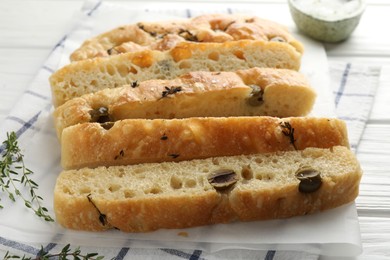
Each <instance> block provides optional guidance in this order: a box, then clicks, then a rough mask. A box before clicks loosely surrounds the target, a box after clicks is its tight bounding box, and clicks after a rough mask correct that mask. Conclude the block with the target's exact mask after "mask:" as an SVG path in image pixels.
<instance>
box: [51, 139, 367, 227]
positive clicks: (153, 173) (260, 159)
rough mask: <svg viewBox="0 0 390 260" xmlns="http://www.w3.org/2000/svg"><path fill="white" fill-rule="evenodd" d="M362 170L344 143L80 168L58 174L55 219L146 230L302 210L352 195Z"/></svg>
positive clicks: (339, 202)
mask: <svg viewBox="0 0 390 260" xmlns="http://www.w3.org/2000/svg"><path fill="white" fill-rule="evenodd" d="M361 174H362V172H361V168H360V166H359V163H358V161H357V160H356V158H355V156H354V155H353V153H352V152H351V151H350V150H349V149H348V148H346V147H342V146H335V147H332V148H329V149H321V148H306V149H304V150H301V151H284V152H276V153H269V154H256V155H246V156H245V155H240V156H231V157H214V158H208V159H202V160H193V161H183V162H178V163H177V162H164V163H150V164H139V165H132V166H112V167H99V168H96V169H89V168H83V169H79V170H70V171H64V172H62V173H61V174H60V176H59V177H58V179H57V183H56V186H55V191H54V210H55V213H56V218H57V222H58V223H60V224H61V225H63V226H64V227H66V228H71V229H76V230H89V231H102V230H107V229H110V228H117V229H119V230H122V231H125V232H146V231H152V230H156V229H161V228H187V227H194V226H201V225H208V224H215V223H228V222H232V221H253V220H266V219H277V218H288V217H293V216H299V215H307V214H312V213H316V212H319V211H323V210H327V209H331V208H335V207H338V206H340V205H343V204H346V203H348V202H351V201H353V200H354V199H355V198H356V197H357V195H358V192H359V181H360V178H361Z"/></svg>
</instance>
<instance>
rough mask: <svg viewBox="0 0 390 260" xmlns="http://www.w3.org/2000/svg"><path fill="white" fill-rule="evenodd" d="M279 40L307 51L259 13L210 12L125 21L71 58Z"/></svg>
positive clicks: (94, 39)
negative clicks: (183, 45) (185, 44)
mask: <svg viewBox="0 0 390 260" xmlns="http://www.w3.org/2000/svg"><path fill="white" fill-rule="evenodd" d="M244 39H245V40H261V41H278V42H284V43H286V44H289V45H291V46H293V47H294V48H295V49H296V50H297V51H298V52H300V53H302V52H303V46H302V44H301V43H300V42H299V41H297V40H296V39H295V38H294V37H293V36H292V35H291V34H290V33H289V31H288V30H287V28H286V27H284V26H282V25H280V24H278V23H275V22H272V21H268V20H265V19H260V18H258V17H256V16H250V15H238V14H234V15H232V14H207V15H201V16H198V17H194V18H192V19H183V20H176V21H162V22H158V23H157V22H139V23H137V24H132V25H124V26H120V27H118V28H115V29H113V30H111V31H109V32H106V33H103V34H100V35H98V36H96V37H93V38H91V39H88V40H87V41H85V42H84V43H83V44H82V46H81V47H80V48H78V49H77V50H76V51H74V52H73V53H72V55H71V57H70V59H71V61H78V60H83V59H88V58H95V57H107V56H111V55H117V54H120V53H125V52H137V51H143V50H158V51H166V50H170V49H172V48H173V47H175V46H176V45H177V44H178V43H181V42H203V43H207V42H226V41H238V40H244Z"/></svg>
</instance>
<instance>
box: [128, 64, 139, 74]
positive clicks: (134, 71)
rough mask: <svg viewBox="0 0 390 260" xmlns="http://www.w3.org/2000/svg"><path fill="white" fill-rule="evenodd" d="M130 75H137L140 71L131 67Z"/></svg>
mask: <svg viewBox="0 0 390 260" xmlns="http://www.w3.org/2000/svg"><path fill="white" fill-rule="evenodd" d="M129 73H133V74H137V73H138V70H137V69H136V68H134V67H133V66H131V67H130V69H129Z"/></svg>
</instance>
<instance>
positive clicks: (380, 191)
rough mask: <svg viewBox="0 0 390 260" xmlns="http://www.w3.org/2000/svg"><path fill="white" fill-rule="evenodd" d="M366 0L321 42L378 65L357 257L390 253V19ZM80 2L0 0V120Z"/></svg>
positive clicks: (345, 57)
mask: <svg viewBox="0 0 390 260" xmlns="http://www.w3.org/2000/svg"><path fill="white" fill-rule="evenodd" d="M144 2H145V1H144ZM146 2H150V1H146ZM182 2H184V1H182ZM196 2H197V3H198V4H206V2H207V1H206V0H203V1H196ZM225 2H228V1H214V3H221V4H224V3H225ZM248 2H250V3H259V6H260V5H261V7H262V8H264V14H265V16H266V12H267V8H270V9H269V10H280V12H281V20H289V19H291V18H290V16H289V15H288V8H287V1H283V0H278V1H267V0H257V1H252V0H246V1H245V2H241V3H242V4H243V5H244V4H245V3H248ZM367 3H368V6H367V9H366V12H365V13H364V15H363V17H362V20H361V22H360V25H359V27H358V28H357V30H356V31H355V32H354V34H353V35H352V37H351V38H350V39H349V40H348V41H346V42H343V43H340V44H334V45H332V44H326V45H325V48H326V50H327V55H328V58H329V60H340V61H348V62H363V63H367V64H375V65H381V66H383V67H382V69H383V72H382V78H381V80H380V85H379V88H378V91H377V95H376V97H375V104H374V106H373V109H372V112H371V115H370V119H369V121H368V124H367V126H366V129H365V132H364V134H363V138H362V140H361V143H360V145H359V146H358V149H357V156H358V159H359V160H360V162H361V165H362V168H363V170H364V177H363V179H362V183H361V192H360V196H359V197H358V199H357V201H356V204H357V208H358V214H359V221H360V227H361V235H362V241H363V250H364V251H363V254H362V255H361V256H360V257H359V259H390V105H389V103H390V102H389V101H390V73H389V72H390V33H389V32H388V29H386V28H387V27H388V25H389V24H390V1H387V0H367ZM82 4H83V2H82V1H79V0H61V1H49V0H36V1H27V0H1V1H0V123H1V122H2V121H3V120H4V119H5V118H6V117H7V115H8V113H9V111H10V110H11V109H12V107H13V105H14V103H15V102H16V101H17V100H18V98H19V96H20V95H21V94H22V93H23V91H24V90H25V89H26V88H27V87H28V85H29V82H30V81H31V80H32V78H33V77H34V75H35V74H36V72H37V71H38V69H39V67H40V66H41V65H42V63H43V62H44V60H45V59H46V57H47V56H48V54H49V53H50V51H51V49H52V48H53V46H54V45H55V44H56V43H57V42H58V41H59V40H60V38H61V37H62V35H63V34H64V33H65V32H66V31H67V30H68V29H69V25H70V21H71V19H72V15H73V13H74V12H75V11H77V10H79V9H80V8H81V6H82ZM357 105H358V104H357ZM0 233H1V231H0Z"/></svg>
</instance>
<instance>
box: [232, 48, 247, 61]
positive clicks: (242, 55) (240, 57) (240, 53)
mask: <svg viewBox="0 0 390 260" xmlns="http://www.w3.org/2000/svg"><path fill="white" fill-rule="evenodd" d="M234 56H236V57H237V58H239V59H240V60H246V59H245V56H244V53H243V52H242V51H240V50H236V51H234Z"/></svg>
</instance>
